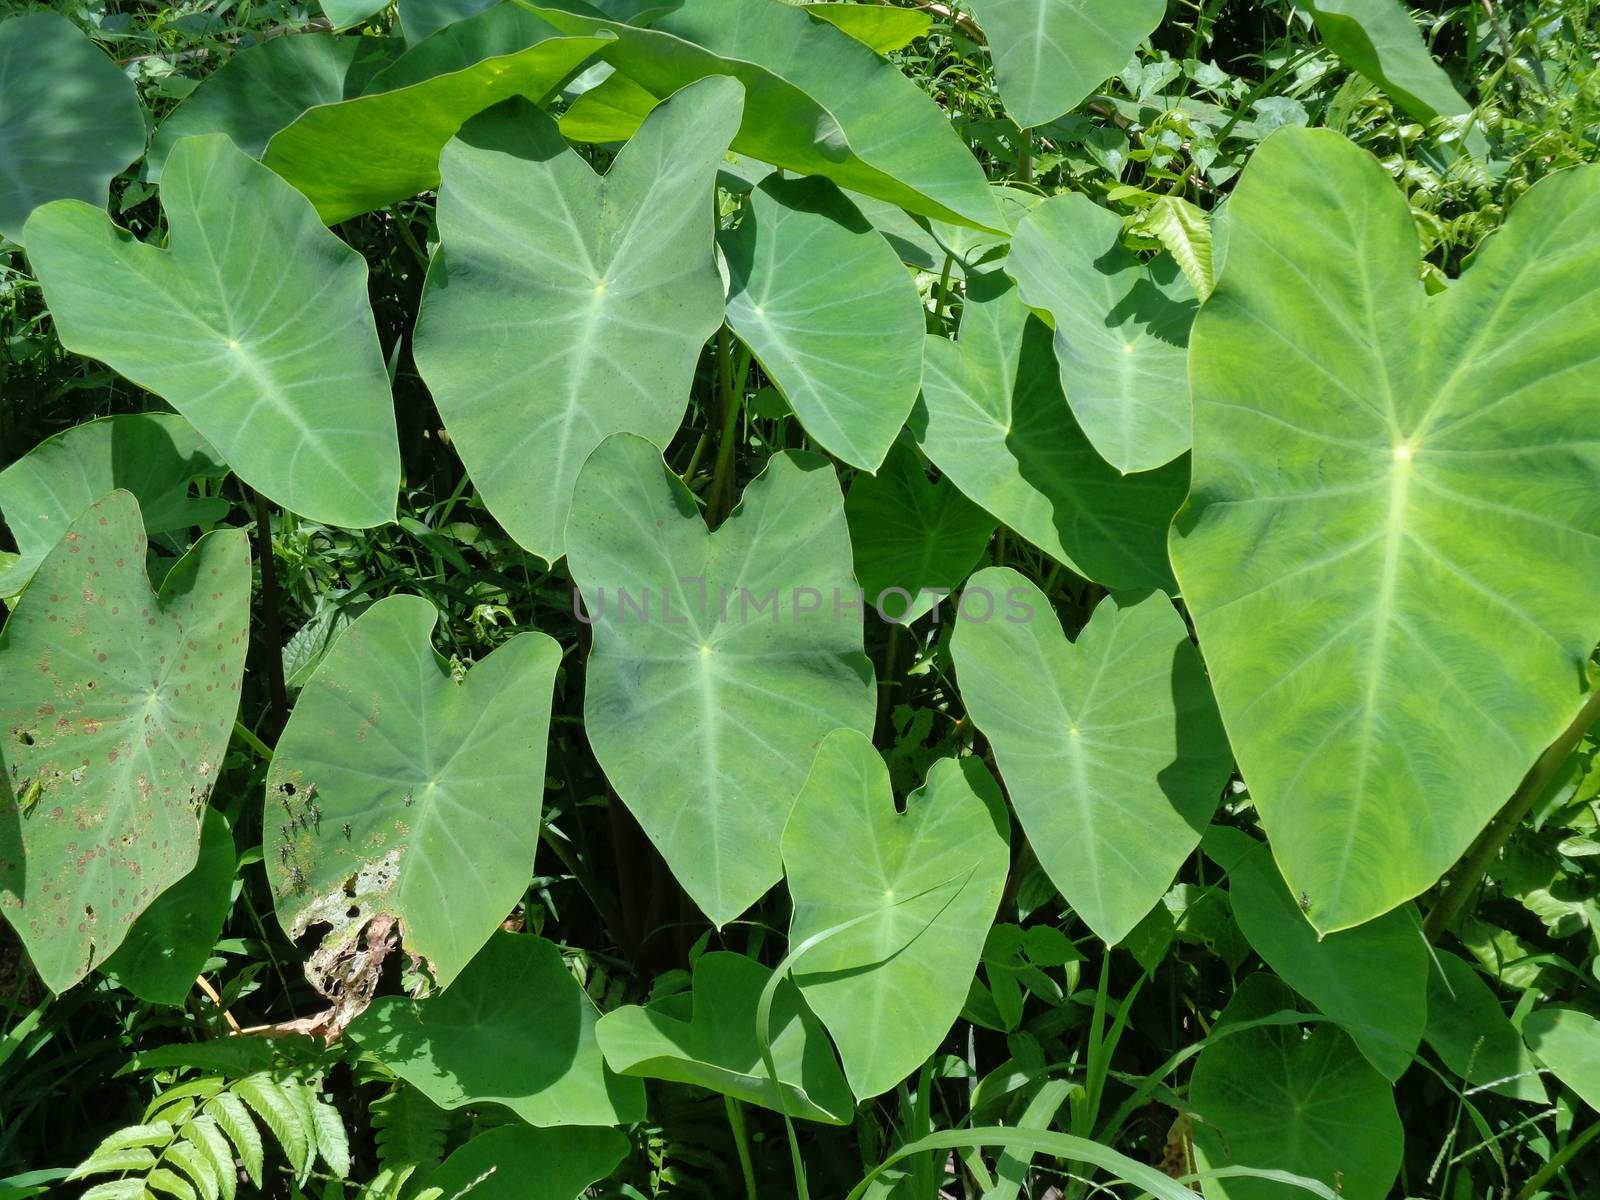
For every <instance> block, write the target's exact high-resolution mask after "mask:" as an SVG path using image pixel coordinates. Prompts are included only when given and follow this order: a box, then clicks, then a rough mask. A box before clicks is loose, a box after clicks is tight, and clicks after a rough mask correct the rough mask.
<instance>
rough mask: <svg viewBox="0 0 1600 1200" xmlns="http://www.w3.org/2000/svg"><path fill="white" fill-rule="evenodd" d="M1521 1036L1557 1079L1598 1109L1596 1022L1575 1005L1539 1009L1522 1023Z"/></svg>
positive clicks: (1599, 1032)
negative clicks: (1571, 1006) (1574, 1006)
mask: <svg viewBox="0 0 1600 1200" xmlns="http://www.w3.org/2000/svg"><path fill="white" fill-rule="evenodd" d="M1522 1036H1523V1038H1524V1039H1525V1040H1526V1041H1527V1043H1528V1049H1530V1050H1532V1051H1533V1053H1534V1055H1535V1056H1536V1057H1537V1058H1538V1059H1539V1061H1540V1062H1542V1063H1544V1065H1545V1066H1547V1067H1549V1068H1550V1069H1551V1070H1552V1071H1554V1072H1555V1076H1556V1078H1557V1079H1559V1080H1561V1082H1562V1083H1564V1084H1566V1085H1567V1086H1568V1087H1569V1088H1571V1089H1572V1090H1573V1091H1574V1092H1576V1093H1577V1094H1578V1095H1579V1096H1580V1097H1581V1098H1582V1099H1583V1102H1584V1103H1585V1104H1587V1105H1588V1106H1589V1107H1590V1108H1594V1109H1600V1021H1597V1020H1595V1018H1594V1017H1592V1016H1590V1015H1589V1014H1588V1013H1586V1012H1579V1011H1578V1010H1577V1009H1575V1008H1540V1009H1535V1010H1534V1011H1533V1012H1531V1013H1529V1014H1528V1018H1527V1020H1525V1021H1524V1022H1523V1023H1522Z"/></svg>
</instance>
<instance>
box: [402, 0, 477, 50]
mask: <svg viewBox="0 0 1600 1200" xmlns="http://www.w3.org/2000/svg"><path fill="white" fill-rule="evenodd" d="M497 2H498V0H400V2H399V4H398V5H396V6H395V11H396V13H397V14H398V15H399V17H400V28H401V30H402V31H403V32H404V33H405V35H406V41H408V42H410V43H411V44H412V45H415V44H416V43H418V42H420V41H423V40H424V39H425V38H428V37H431V36H432V35H433V34H435V33H438V32H439V30H441V29H443V28H444V27H445V26H446V25H454V24H455V23H456V22H457V21H464V20H466V19H467V18H468V17H474V16H477V15H478V14H479V13H481V12H482V11H483V10H484V9H486V8H491V7H493V6H494V5H495V4H496V3H497Z"/></svg>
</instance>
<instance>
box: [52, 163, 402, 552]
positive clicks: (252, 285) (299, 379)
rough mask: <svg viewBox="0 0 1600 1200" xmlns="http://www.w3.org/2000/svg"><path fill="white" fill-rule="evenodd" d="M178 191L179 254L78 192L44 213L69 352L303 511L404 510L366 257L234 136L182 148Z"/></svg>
mask: <svg viewBox="0 0 1600 1200" xmlns="http://www.w3.org/2000/svg"><path fill="white" fill-rule="evenodd" d="M161 201H162V205H163V207H164V208H165V209H166V214H167V222H168V226H169V229H170V242H171V249H170V250H162V249H158V248H157V247H155V246H152V245H148V244H142V243H140V242H138V241H136V240H134V238H133V236H132V235H131V234H129V233H128V232H127V231H126V230H123V229H119V228H117V227H116V226H115V225H113V224H112V223H111V221H110V220H109V219H108V218H107V217H106V215H105V213H103V212H100V211H98V210H97V209H94V208H91V207H89V206H88V205H86V204H82V203H80V202H78V201H76V200H59V201H56V202H55V203H54V204H49V205H46V206H45V207H43V208H41V209H39V210H38V211H37V212H35V213H34V215H33V216H32V218H30V219H29V221H28V233H27V237H28V257H29V259H30V260H31V262H32V263H33V266H34V269H35V271H36V273H37V274H38V277H39V283H40V285H41V286H42V287H43V288H44V296H45V301H46V303H48V304H49V306H50V314H51V316H52V317H54V318H55V323H56V330H57V332H58V333H59V334H60V336H61V343H62V345H64V346H66V347H67V349H69V350H72V351H74V352H75V353H78V354H85V355H88V356H90V357H91V358H98V359H100V360H101V361H103V362H105V363H106V364H107V365H109V366H111V367H112V368H113V369H115V370H116V371H118V372H120V373H121V374H123V375H125V376H127V377H128V378H129V379H131V380H133V382H134V383H137V384H138V385H139V386H140V387H144V388H148V389H149V390H150V391H152V392H155V393H156V394H157V395H158V396H160V397H162V399H164V400H167V401H168V402H170V403H171V404H172V405H173V407H175V408H176V409H178V411H179V412H181V413H183V415H184V416H185V417H187V418H188V419H189V422H190V423H191V424H192V425H193V426H194V427H195V429H197V430H198V431H199V432H200V434H201V436H203V437H204V438H206V440H208V441H209V442H210V443H211V444H212V445H213V446H215V447H216V448H217V450H218V451H219V452H221V454H222V456H223V457H224V458H225V459H227V461H228V463H229V465H230V466H232V467H233V469H234V472H235V473H236V474H237V475H238V476H239V478H240V479H242V480H244V481H245V482H246V483H248V484H249V485H250V486H251V487H253V488H255V489H257V490H258V491H260V492H262V493H264V494H265V495H266V496H268V497H270V498H271V499H273V500H275V501H277V502H278V503H280V504H282V505H284V506H285V507H286V508H291V509H293V510H294V511H295V512H298V513H301V514H303V515H305V516H307V517H310V518H312V519H313V520H317V521H324V522H327V523H329V524H333V525H343V526H347V527H350V528H366V527H369V526H372V525H380V524H382V523H383V522H385V521H390V520H393V519H394V513H395V498H396V494H397V492H398V491H399V486H400V449H399V441H398V438H397V437H396V434H395V423H394V406H393V401H392V400H391V399H390V395H389V377H388V374H387V373H386V371H385V369H384V362H383V351H382V349H381V348H380V347H379V345H378V333H377V329H376V327H375V325H374V324H373V319H372V309H371V307H370V306H369V304H368V302H367V267H366V263H364V262H363V261H362V259H361V256H360V255H359V254H357V253H356V252H355V251H354V250H352V249H351V248H350V247H349V246H347V245H345V244H344V243H343V242H341V241H340V240H339V239H338V238H336V237H334V236H333V234H331V233H329V232H328V231H327V230H326V229H324V228H323V227H322V224H321V222H319V221H318V220H317V217H316V214H315V213H314V212H313V211H312V209H311V206H310V204H308V203H307V202H306V200H305V198H304V197H302V196H300V195H299V194H297V193H296V192H295V190H294V189H293V188H291V187H289V186H288V185H287V184H286V183H284V182H283V181H282V180H281V179H279V178H277V177H276V176H275V175H273V174H272V172H270V171H268V170H266V169H265V168H264V167H262V166H261V165H260V164H259V163H256V162H255V161H253V160H252V159H250V158H249V157H248V156H247V155H245V154H243V153H241V152H240V151H239V150H236V149H235V148H234V146H233V144H232V143H231V142H229V141H228V139H227V138H226V137H224V136H223V135H221V134H210V135H207V136H205V137H195V138H185V139H184V140H183V141H182V142H180V143H179V144H178V145H177V146H176V147H174V149H173V151H172V153H171V154H170V155H169V156H168V158H167V165H166V170H165V171H164V172H163V173H162V184H161ZM130 313H137V314H138V317H139V319H138V320H137V321H130V320H129V319H128V318H129V314H130Z"/></svg>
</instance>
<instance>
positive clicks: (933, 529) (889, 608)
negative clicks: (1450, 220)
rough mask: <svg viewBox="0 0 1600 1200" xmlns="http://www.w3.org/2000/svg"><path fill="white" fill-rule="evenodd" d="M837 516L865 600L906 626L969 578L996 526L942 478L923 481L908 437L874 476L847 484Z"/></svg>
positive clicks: (924, 473) (899, 440) (923, 474)
mask: <svg viewBox="0 0 1600 1200" xmlns="http://www.w3.org/2000/svg"><path fill="white" fill-rule="evenodd" d="M844 515H845V520H846V521H848V522H849V525H850V545H851V547H852V548H853V549H854V551H855V562H856V576H857V577H858V578H859V579H860V580H861V589H862V591H863V592H864V593H865V595H866V602H867V603H868V604H870V605H872V606H873V607H874V608H875V609H876V610H877V613H878V615H879V617H880V618H882V619H883V620H885V621H899V622H904V623H906V624H909V623H910V622H912V621H915V620H916V619H917V618H918V617H921V616H924V615H926V614H927V613H928V612H930V611H931V610H932V609H933V607H934V605H936V604H937V603H938V602H939V600H940V599H941V598H942V597H943V596H944V595H945V594H947V593H949V592H953V591H954V590H955V589H956V587H957V586H958V585H959V584H960V583H961V581H962V580H963V579H965V578H966V577H967V575H968V574H970V573H971V571H972V569H973V568H974V567H976V566H977V565H978V561H979V559H981V558H982V557H983V550H984V547H985V546H987V545H988V544H989V539H990V537H991V536H993V534H994V528H995V526H994V519H993V518H992V517H990V516H989V514H988V513H986V512H984V511H983V509H981V508H979V507H978V506H977V505H976V504H974V503H973V502H972V501H970V500H968V499H967V498H966V497H965V496H963V495H962V494H961V492H960V491H959V490H958V489H957V488H956V486H955V485H954V484H953V483H951V482H950V481H949V480H948V479H940V480H939V481H938V482H937V483H935V482H934V481H933V480H931V479H929V478H928V472H927V469H926V468H925V467H924V466H923V462H922V455H920V454H918V453H917V447H916V445H915V443H913V442H912V440H911V437H910V435H908V434H902V435H901V436H900V437H899V438H897V439H896V440H895V443H894V445H893V446H892V447H891V448H890V450H889V456H888V457H887V458H885V459H884V460H883V466H882V467H880V468H879V469H878V473H877V474H876V475H868V474H866V473H864V472H863V473H862V474H859V475H857V476H856V477H855V479H854V480H852V481H851V484H850V494H849V495H847V496H846V497H845V498H844Z"/></svg>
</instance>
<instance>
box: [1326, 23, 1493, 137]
mask: <svg viewBox="0 0 1600 1200" xmlns="http://www.w3.org/2000/svg"><path fill="white" fill-rule="evenodd" d="M1296 3H1297V4H1298V5H1299V6H1300V7H1301V8H1303V9H1305V10H1306V11H1307V12H1309V13H1310V14H1311V17H1312V19H1313V20H1314V21H1315V22H1316V23H1317V32H1319V33H1320V34H1322V40H1323V41H1324V42H1325V43H1326V44H1327V46H1328V48H1329V49H1330V50H1332V51H1333V52H1334V53H1335V54H1337V55H1338V56H1339V57H1340V58H1342V59H1344V61H1345V62H1346V64H1348V65H1349V66H1350V67H1351V68H1353V69H1354V70H1357V71H1359V72H1361V74H1363V75H1365V76H1366V77H1367V78H1368V79H1370V80H1372V81H1373V82H1374V83H1376V84H1377V85H1378V86H1379V87H1381V88H1382V89H1383V90H1384V91H1385V92H1387V93H1388V94H1389V96H1390V97H1391V98H1392V99H1393V100H1394V101H1395V102H1396V103H1397V104H1399V106H1400V107H1401V108H1403V109H1404V110H1405V111H1406V112H1408V113H1410V114H1411V115H1412V116H1413V117H1416V118H1417V119H1418V120H1421V121H1431V120H1433V119H1434V118H1435V117H1439V116H1454V115H1458V114H1461V113H1465V112H1470V111H1471V109H1472V106H1471V105H1470V104H1468V103H1467V102H1466V101H1465V100H1463V99H1462V98H1461V95H1460V93H1458V92H1457V91H1456V89H1455V85H1454V84H1453V83H1451V82H1450V76H1449V75H1447V74H1445V72H1444V68H1442V67H1441V66H1439V64H1438V63H1436V62H1434V61H1433V56H1432V55H1431V54H1429V53H1428V48H1427V46H1425V45H1424V44H1423V41H1422V35H1421V34H1420V33H1419V32H1418V30H1417V25H1416V22H1415V21H1414V20H1412V17H1411V13H1410V12H1408V11H1407V9H1406V6H1405V5H1404V4H1402V3H1400V0H1296Z"/></svg>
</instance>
